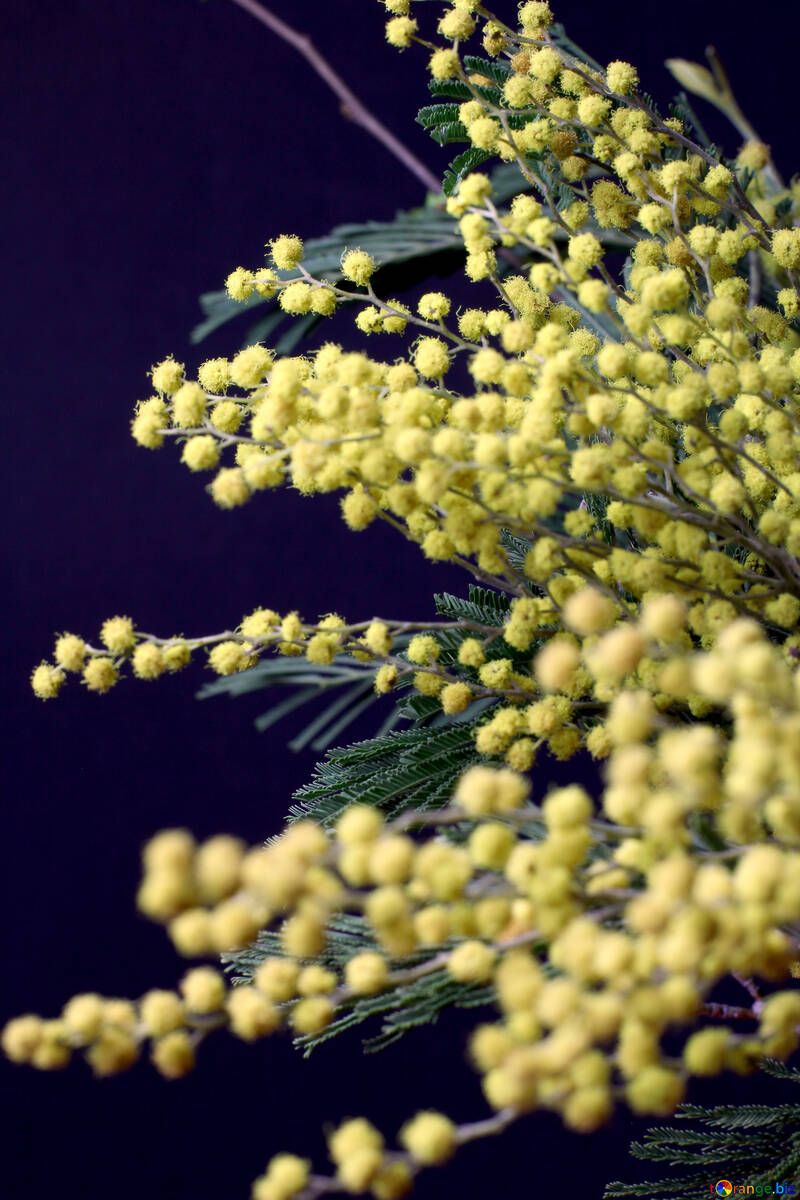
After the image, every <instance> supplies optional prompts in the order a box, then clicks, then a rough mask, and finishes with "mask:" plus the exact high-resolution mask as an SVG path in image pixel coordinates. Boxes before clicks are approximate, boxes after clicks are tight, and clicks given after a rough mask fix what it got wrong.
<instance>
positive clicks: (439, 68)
mask: <svg viewBox="0 0 800 1200" xmlns="http://www.w3.org/2000/svg"><path fill="white" fill-rule="evenodd" d="M414 25H415V26H416V21H415V22H414ZM428 69H429V71H430V73H431V75H432V76H433V78H434V79H454V78H455V76H456V75H458V73H459V71H460V69H461V60H460V59H459V57H458V51H457V50H436V51H434V53H433V54H432V55H431V56H430V59H429V60H428Z"/></svg>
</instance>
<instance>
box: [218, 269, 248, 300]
mask: <svg viewBox="0 0 800 1200" xmlns="http://www.w3.org/2000/svg"><path fill="white" fill-rule="evenodd" d="M225 291H226V292H227V293H228V295H229V296H230V298H231V300H247V299H248V297H249V296H251V295H252V294H253V272H252V271H248V270H247V269H246V268H245V267H237V268H236V269H235V270H234V271H231V273H230V275H229V276H228V278H227V279H226V280H225Z"/></svg>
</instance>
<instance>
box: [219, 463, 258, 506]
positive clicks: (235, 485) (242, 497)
mask: <svg viewBox="0 0 800 1200" xmlns="http://www.w3.org/2000/svg"><path fill="white" fill-rule="evenodd" d="M209 490H210V492H211V496H212V498H213V500H214V502H215V503H216V504H218V505H219V507H220V508H238V507H239V505H241V504H246V503H247V501H248V500H249V499H250V489H249V487H248V486H247V482H246V480H245V475H244V471H243V470H242V468H241V467H223V469H222V470H221V471H219V472H218V473H217V475H215V477H214V479H212V481H211V484H210V486H209Z"/></svg>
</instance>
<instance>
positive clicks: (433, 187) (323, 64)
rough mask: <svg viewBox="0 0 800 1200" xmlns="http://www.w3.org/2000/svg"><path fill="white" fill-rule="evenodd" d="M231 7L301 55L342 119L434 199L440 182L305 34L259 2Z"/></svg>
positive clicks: (241, 0)
mask: <svg viewBox="0 0 800 1200" xmlns="http://www.w3.org/2000/svg"><path fill="white" fill-rule="evenodd" d="M231 3H232V4H238V6H239V8H243V9H244V10H245V12H249V13H250V15H251V16H253V17H255V19H256V20H257V21H260V22H261V24H262V25H265V26H266V27H267V29H269V30H271V31H272V32H273V33H276V34H277V35H278V37H279V38H282V39H283V41H285V42H288V44H289V45H290V46H293V47H294V48H295V50H297V52H298V53H299V54H302V56H303V58H304V59H305V60H306V62H308V63H309V64H310V65H311V66H312V67H313V69H314V70H315V71H316V73H317V74H318V75H319V77H320V78H321V79H323V80H324V81H325V83H327V85H328V87H329V88H330V89H331V91H332V92H334V93H335V95H337V96H338V97H339V99H340V101H341V112H342V115H343V116H345V117H347V118H349V120H351V121H353V122H355V124H356V125H360V126H361V128H362V129H366V131H367V133H371V134H372V136H373V137H374V138H375V139H376V140H377V141H379V142H380V143H381V145H383V146H385V147H386V149H387V150H388V151H389V153H390V154H393V155H394V156H395V158H396V159H398V161H399V162H401V163H402V164H403V166H404V167H405V168H406V169H407V170H409V171H410V172H411V174H412V175H414V176H415V177H416V178H417V179H418V180H419V181H420V182H421V183H423V184H424V185H425V187H426V188H427V189H428V191H429V192H433V193H434V195H436V196H438V195H439V193H440V192H441V190H442V187H441V183H440V181H439V179H438V178H437V177H436V176H435V175H434V173H433V172H432V171H430V170H429V169H428V168H427V167H426V166H425V164H424V163H423V162H421V161H420V160H419V159H418V158H417V156H416V155H415V154H413V153H412V152H411V151H410V150H409V148H408V146H405V145H404V144H403V143H402V142H401V141H400V140H399V138H397V137H395V135H394V134H393V133H392V132H391V130H389V129H387V128H386V126H385V125H384V124H383V122H382V121H379V120H378V118H377V117H376V116H375V115H374V113H371V112H370V111H369V109H368V108H366V106H365V105H364V104H363V103H362V101H361V100H359V98H358V96H356V94H355V93H354V92H353V91H352V90H351V89H350V88H349V87H348V86H347V84H346V83H345V82H344V80H343V79H342V78H341V77H340V76H339V75H337V73H336V71H334V69H333V67H332V66H331V64H330V63H329V62H328V60H327V59H326V58H323V56H322V55H321V54H320V52H319V50H317V48H316V46H315V45H314V43H313V42H312V41H311V38H310V37H309V36H308V34H305V33H300V32H299V31H298V30H296V29H293V28H292V27H291V25H287V24H286V22H285V21H282V20H281V18H280V17H276V16H275V14H274V13H273V12H270V10H269V9H268V8H265V7H264V5H263V4H259V3H258V0H231Z"/></svg>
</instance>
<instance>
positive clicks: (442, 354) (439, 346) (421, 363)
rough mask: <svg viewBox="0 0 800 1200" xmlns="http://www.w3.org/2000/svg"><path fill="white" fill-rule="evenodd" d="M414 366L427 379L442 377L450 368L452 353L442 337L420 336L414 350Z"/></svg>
mask: <svg viewBox="0 0 800 1200" xmlns="http://www.w3.org/2000/svg"><path fill="white" fill-rule="evenodd" d="M414 366H415V367H416V369H417V370H418V371H419V373H420V375H423V376H424V377H425V378H426V379H440V378H441V377H442V376H443V375H444V374H446V372H447V371H448V370H449V368H450V355H449V353H448V351H447V346H446V345H445V343H444V342H443V341H442V339H441V338H435V337H426V338H420V340H419V342H418V343H417V348H416V350H415V351H414Z"/></svg>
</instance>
